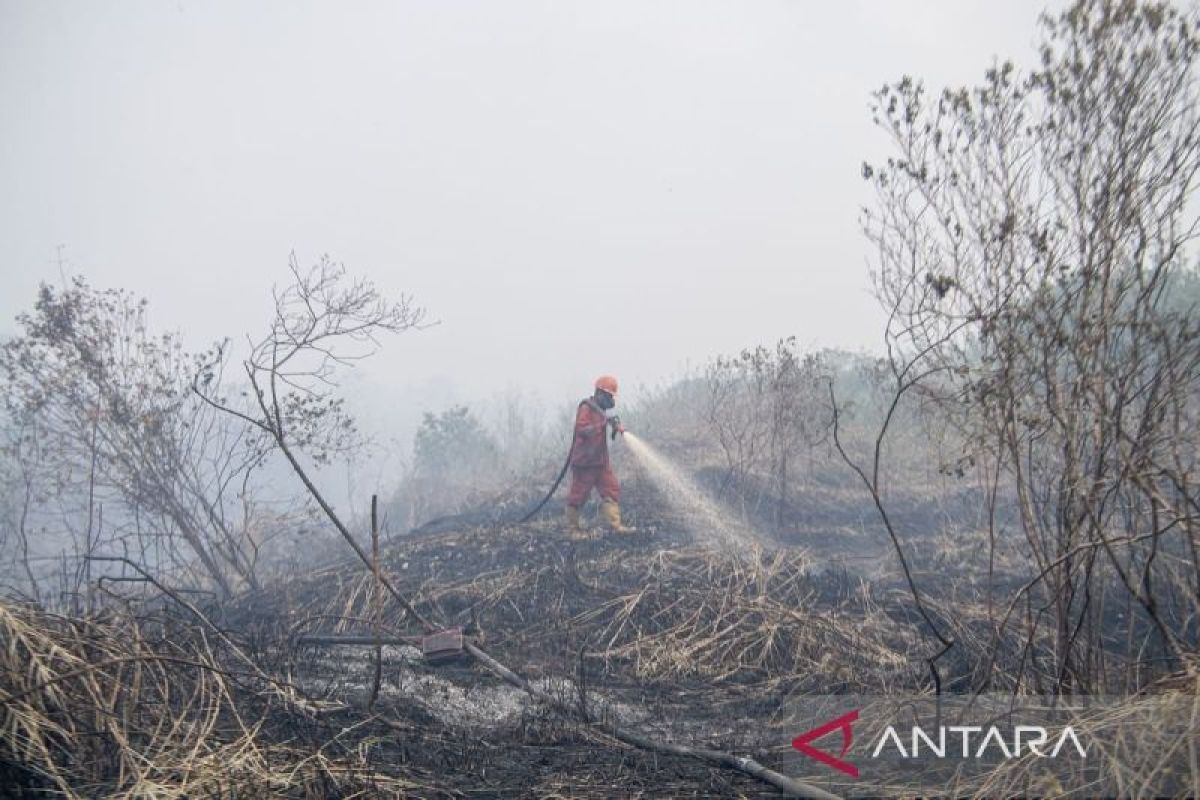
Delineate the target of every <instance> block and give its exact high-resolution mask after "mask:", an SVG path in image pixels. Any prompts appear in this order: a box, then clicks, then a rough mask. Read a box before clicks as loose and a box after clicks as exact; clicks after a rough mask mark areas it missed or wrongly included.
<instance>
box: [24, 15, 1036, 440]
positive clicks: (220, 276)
mask: <svg viewBox="0 0 1200 800" xmlns="http://www.w3.org/2000/svg"><path fill="white" fill-rule="evenodd" d="M1043 5H1044V4H1043V3H1041V2H1026V1H1024V0H1022V1H1020V2H1008V1H1002V0H991V1H990V2H967V1H965V0H942V1H940V2H895V1H893V0H887V1H886V2H885V1H884V0H878V2H824V1H822V2H734V1H733V0H729V2H722V3H707V2H695V1H694V0H688V1H687V2H646V1H645V0H639V1H638V2H590V3H578V2H563V1H562V0H553V1H552V2H544V3H538V2H508V1H506V0H488V1H487V2H432V1H431V2H419V3H418V2H378V3H373V2H371V3H369V2H337V3H334V2H325V3H300V2H286V3H285V2H278V3H276V2H257V1H256V2H250V3H244V2H195V1H194V0H174V1H173V2H172V1H167V2H125V1H124V0H122V1H121V2H99V1H97V2H53V1H52V0H24V1H21V2H13V1H12V0H0V131H2V133H0V135H2V136H3V147H0V254H2V257H3V267H2V271H0V333H7V332H11V331H12V330H13V324H12V317H13V316H14V315H15V314H16V313H17V312H18V311H20V310H21V309H23V308H27V307H28V306H29V305H30V304H31V303H32V300H33V298H34V292H35V288H36V286H37V284H38V282H39V281H53V282H58V281H59V275H60V269H59V265H58V263H57V259H58V252H59V251H58V247H59V246H60V245H62V250H61V252H62V255H63V257H64V259H65V266H64V270H63V271H64V272H65V273H66V274H68V275H70V274H79V275H83V276H85V277H86V278H87V279H88V280H89V281H90V282H91V283H92V284H93V285H96V286H104V287H107V286H122V287H128V288H131V289H134V290H136V291H137V292H138V293H139V294H142V295H145V296H146V297H148V298H149V299H150V302H151V309H152V312H153V322H154V323H155V324H156V325H159V326H163V327H173V328H179V329H182V330H184V331H185V332H186V333H187V335H188V336H189V338H191V340H192V341H194V342H195V343H196V344H201V343H204V342H207V341H209V340H211V339H215V338H218V337H221V336H224V335H233V336H241V335H243V334H244V333H246V332H248V331H258V330H259V329H261V328H262V326H263V323H264V321H265V319H266V317H265V314H266V311H267V309H268V302H269V289H270V286H271V285H272V283H276V282H279V281H283V280H285V279H286V276H287V273H286V264H287V259H288V254H289V252H290V251H293V250H294V251H295V252H296V254H297V256H298V257H299V259H300V260H301V261H302V262H304V263H308V262H311V261H313V260H315V259H316V258H317V257H318V256H319V255H320V254H322V253H328V254H329V255H330V256H332V257H333V258H334V259H336V260H339V261H343V262H345V263H346V265H347V266H348V267H349V268H350V269H351V270H352V271H354V272H358V273H361V274H363V275H366V276H369V277H370V278H371V279H373V280H374V281H375V282H376V283H377V284H378V285H379V286H381V287H382V288H384V289H385V290H387V291H390V292H399V291H407V292H410V293H412V294H414V295H415V296H416V297H417V299H418V300H419V301H420V302H421V303H422V304H424V305H425V306H426V307H427V308H428V309H429V312H430V314H431V316H432V317H434V318H436V319H438V320H440V321H441V324H440V325H439V326H438V327H436V328H433V329H430V330H427V331H424V332H421V333H413V334H406V335H404V336H403V337H401V338H399V339H395V340H391V341H389V342H388V343H387V346H386V348H385V350H384V351H383V352H382V353H381V354H380V355H379V356H378V357H377V358H376V359H375V360H373V361H372V362H371V363H370V364H369V365H367V366H366V367H365V368H364V373H363V374H362V375H360V376H359V377H358V378H356V379H355V385H356V388H357V389H358V390H359V391H361V393H362V394H363V395H364V396H370V397H372V398H374V399H375V402H376V403H378V404H379V407H381V408H394V409H397V410H398V411H397V413H398V414H400V415H403V416H405V417H411V416H412V415H415V414H416V413H417V412H418V411H420V410H421V409H420V408H418V407H417V406H422V405H438V404H441V403H444V402H448V401H449V400H451V399H460V400H461V399H476V398H480V397H489V396H494V395H495V394H497V393H500V392H515V391H519V392H522V393H524V394H527V395H537V396H541V397H546V398H551V399H555V400H558V399H562V398H564V397H568V396H576V397H577V396H580V395H581V394H583V393H585V392H586V391H588V389H589V386H590V381H591V379H592V378H593V377H594V376H595V375H596V374H597V373H600V372H614V373H616V374H618V375H619V376H620V377H621V378H622V380H623V382H624V385H625V386H626V387H628V388H630V389H635V388H636V386H637V385H639V384H643V385H653V384H658V383H661V382H663V381H665V380H667V379H670V378H673V377H677V376H678V375H679V374H680V373H681V372H682V371H683V370H684V369H685V367H687V366H688V365H689V364H690V365H693V366H695V365H699V364H702V363H703V362H704V361H705V360H706V359H707V358H709V357H710V356H712V355H715V354H717V353H722V352H730V351H735V350H737V349H740V348H741V347H743V346H747V345H752V344H755V343H759V342H770V341H773V340H775V339H777V338H779V337H781V336H785V335H795V336H797V337H798V339H799V340H800V341H801V342H802V343H804V344H805V345H809V346H826V345H828V346H840V347H848V348H854V349H861V348H867V349H875V347H876V343H877V342H878V341H879V331H880V325H881V319H880V315H879V312H878V311H877V309H876V306H875V303H874V301H873V299H872V298H871V297H870V296H869V294H868V278H867V270H866V257H867V247H866V245H865V243H864V240H863V239H862V236H861V235H860V233H859V230H858V225H857V219H858V209H859V207H860V206H861V205H862V204H863V203H864V201H866V199H867V192H866V187H865V185H864V183H863V181H862V179H861V177H860V175H859V170H860V165H861V163H862V161H863V159H864V157H870V156H874V155H879V154H880V153H881V152H883V149H882V147H883V142H882V137H881V136H880V135H879V134H878V133H877V132H876V131H875V130H874V128H873V127H872V125H871V121H870V114H869V112H868V110H867V107H868V103H869V95H870V92H871V91H872V90H873V89H875V88H877V87H878V86H879V85H881V84H882V83H883V82H884V81H887V80H893V79H896V78H898V77H899V76H900V75H902V74H904V73H906V72H907V73H910V74H913V75H916V76H921V77H924V78H925V79H926V80H927V82H928V83H929V84H931V85H932V86H935V87H939V86H941V85H943V84H945V83H953V84H959V83H963V82H968V81H975V80H976V79H977V78H978V77H979V76H980V75H981V74H982V72H983V70H984V69H985V68H986V67H987V66H988V65H989V64H990V63H991V60H992V58H993V56H994V55H1001V56H1012V57H1014V58H1015V59H1016V60H1018V61H1019V62H1022V63H1026V64H1028V63H1029V62H1030V61H1031V60H1032V54H1033V45H1034V43H1035V41H1036V28H1035V21H1036V18H1037V14H1038V12H1039V11H1040V10H1041V8H1042V7H1043Z"/></svg>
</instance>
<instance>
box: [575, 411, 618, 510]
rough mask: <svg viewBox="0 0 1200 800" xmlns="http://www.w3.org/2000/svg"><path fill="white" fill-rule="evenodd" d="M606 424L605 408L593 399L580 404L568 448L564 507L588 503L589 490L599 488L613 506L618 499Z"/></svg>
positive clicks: (603, 496)
mask: <svg viewBox="0 0 1200 800" xmlns="http://www.w3.org/2000/svg"><path fill="white" fill-rule="evenodd" d="M607 424H608V419H607V418H606V417H605V416H604V409H602V408H600V406H599V404H598V403H596V401H595V400H594V399H592V398H590V397H589V398H588V399H587V400H584V401H583V402H582V403H580V404H579V410H578V411H576V412H575V440H574V442H573V443H572V445H571V489H570V491H569V492H567V505H569V506H571V507H572V508H579V507H580V506H581V505H583V504H584V503H585V502H587V498H588V495H589V494H591V491H592V489H598V490H599V492H600V497H602V498H603V499H605V500H612V501H613V502H614V503H616V502H619V501H620V499H621V485H620V484H619V483H617V476H616V475H615V474H613V471H612V466H611V465H610V464H609V462H608V439H607V437H606V436H605V435H604V434H605V431H606V429H607Z"/></svg>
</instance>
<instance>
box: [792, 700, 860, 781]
mask: <svg viewBox="0 0 1200 800" xmlns="http://www.w3.org/2000/svg"><path fill="white" fill-rule="evenodd" d="M856 719H858V711H851V712H850V713H848V714H843V715H842V716H840V717H838V718H837V719H833V720H830V721H829V722H826V723H825V724H824V725H820V726H818V727H816V728H813V729H812V730H811V731H808V732H807V733H802V734H800V735H799V736H797V737H796V738H795V739H792V747H794V748H796V749H797V750H799V751H800V752H801V753H804V755H806V756H808V757H809V758H815V759H816V760H817V761H820V762H821V763H822V764H825V765H827V766H830V767H833V768H834V769H836V770H838V771H839V772H844V773H846V774H847V775H849V776H850V777H851V778H857V777H858V767H856V766H854V765H853V764H851V763H850V762H849V761H843V760H842V759H841V758H839V756H844V755H846V751H847V750H849V749H850V743H851V742H853V741H854V731H853V729H851V727H850V726H851V724H852V723H853V722H854V721H855V720H856ZM839 728H841V730H842V752H840V753H838V755H837V756H831V755H830V754H829V753H826V752H825V751H824V750H818V749H817V748H815V747H813V746H812V745H811V744H809V742H811V741H813V740H814V739H820V738H821V737H822V736H824V735H825V734H827V733H832V732H833V731H836V730H837V729H839Z"/></svg>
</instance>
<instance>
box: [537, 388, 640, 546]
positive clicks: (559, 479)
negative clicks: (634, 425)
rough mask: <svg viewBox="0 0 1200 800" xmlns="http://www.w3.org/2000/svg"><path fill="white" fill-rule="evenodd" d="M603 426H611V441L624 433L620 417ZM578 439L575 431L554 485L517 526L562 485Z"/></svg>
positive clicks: (540, 506) (582, 403) (577, 432)
mask: <svg viewBox="0 0 1200 800" xmlns="http://www.w3.org/2000/svg"><path fill="white" fill-rule="evenodd" d="M586 403H587V400H584V401H583V402H581V403H580V404H579V407H578V408H576V411H578V410H579V408H582V407H583V406H584V405H585V404H586ZM605 424H606V425H612V426H613V431H612V438H613V439H616V438H617V433H618V432H621V433H623V432H624V431H625V429H624V428H623V427H621V418H620V417H612V418H611V419H610V420H608V421H606V422H605ZM578 439H579V431H578V430H577V431H575V433H573V434H572V435H571V446H570V447H568V448H567V460H566V461H564V462H563V465H562V469H560V470H559V471H558V477H557V478H555V479H554V485H553V486H551V487H550V491H548V492H546V496H545V497H543V498H542V501H541V502H540V503H538V504H537V505H536V506H534V507H533V510H532V511H530V512H529V513H528V514H526V515H525V516H523V517H521V520H520V522H518V523H517V524H519V525H524V524H525V523H526V522H529V520H531V519H533V518H534V517H535V516H536V515H537V513H538V512H539V511H541V510H542V508H544V507H545V505H546V503H549V502H550V498H551V497H553V496H554V493H555V492H557V491H558V487H559V486H561V485H562V482H563V478H565V477H567V470H568V469H570V468H571V455H572V454H573V453H574V452H575V442H576V441H577V440H578Z"/></svg>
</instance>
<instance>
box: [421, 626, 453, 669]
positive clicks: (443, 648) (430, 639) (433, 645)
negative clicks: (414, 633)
mask: <svg viewBox="0 0 1200 800" xmlns="http://www.w3.org/2000/svg"><path fill="white" fill-rule="evenodd" d="M462 652H463V631H462V628H447V629H446V630H444V631H438V632H437V633H431V634H429V635H428V636H423V637H421V655H423V656H425V660H426V661H447V660H449V659H451V658H455V657H456V656H459V655H462Z"/></svg>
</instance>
